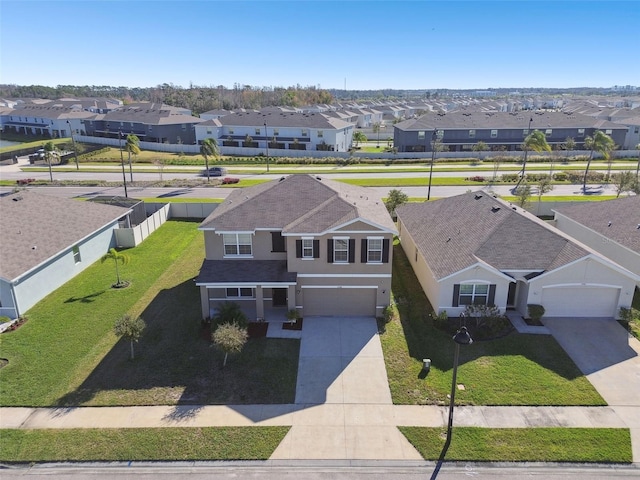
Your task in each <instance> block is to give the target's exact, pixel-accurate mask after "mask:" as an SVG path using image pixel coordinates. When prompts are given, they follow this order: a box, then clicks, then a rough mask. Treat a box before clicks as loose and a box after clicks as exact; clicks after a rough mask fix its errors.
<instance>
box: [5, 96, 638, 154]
mask: <svg viewBox="0 0 640 480" xmlns="http://www.w3.org/2000/svg"><path fill="white" fill-rule="evenodd" d="M555 100H557V101H551V100H547V101H545V102H543V106H542V107H536V106H535V105H537V104H538V103H540V102H531V104H528V103H526V104H524V105H523V104H522V103H520V104H518V105H515V102H511V103H509V102H505V101H496V100H479V99H469V98H466V99H460V98H458V99H449V100H447V101H428V100H419V101H414V102H405V103H391V102H390V103H383V102H370V103H367V104H356V103H350V104H336V105H314V106H307V107H303V108H289V107H268V108H264V109H262V110H260V111H255V110H239V111H233V112H230V111H226V110H214V111H209V112H204V113H202V114H201V115H200V116H199V117H196V116H194V115H192V113H191V112H190V111H189V110H188V109H184V108H178V107H172V106H169V105H164V104H156V103H148V102H141V103H132V104H127V105H123V104H122V102H120V101H117V100H111V99H60V100H53V101H48V100H29V101H26V100H23V101H15V102H12V101H6V100H5V101H0V104H6V105H7V106H4V107H1V106H0V127H1V128H2V130H3V131H7V132H16V133H20V134H24V135H37V136H51V137H69V136H71V135H74V136H77V137H78V140H81V141H87V142H92V141H93V142H95V143H104V144H109V145H118V143H119V141H120V137H121V136H123V137H124V136H126V135H128V134H135V135H137V136H138V138H139V139H140V140H141V141H142V142H143V143H142V146H143V148H145V149H154V148H155V149H163V148H161V147H159V146H158V144H162V145H167V144H169V145H174V146H177V147H176V148H179V149H180V150H181V151H184V152H197V151H198V148H199V147H198V146H199V145H200V144H201V143H202V141H203V140H204V139H205V138H214V139H216V140H217V142H218V144H219V146H220V147H221V152H222V153H224V154H229V155H233V154H239V155H240V154H241V155H257V154H260V153H262V154H266V153H267V151H269V153H270V155H274V156H277V155H282V154H286V153H291V151H292V150H296V151H300V150H303V151H307V152H312V151H321V152H348V151H349V150H350V149H351V148H352V147H353V146H354V140H353V138H354V133H355V132H356V131H357V130H358V129H363V130H364V131H366V132H367V133H369V135H370V136H371V132H372V127H373V126H374V125H378V126H380V127H381V128H382V140H383V141H386V140H387V139H388V138H392V139H393V146H394V148H395V151H396V152H398V153H400V154H402V153H409V152H411V153H414V152H425V151H426V152H428V151H431V148H432V145H433V134H434V132H435V133H436V135H437V138H438V140H439V141H440V143H441V144H442V145H443V146H444V147H445V149H446V150H447V151H452V152H465V151H469V150H471V149H472V148H473V147H474V145H475V144H477V143H478V142H480V141H482V142H484V143H486V144H488V145H489V146H490V147H491V149H492V150H507V151H509V150H519V149H520V146H521V144H522V141H523V140H524V138H525V137H526V135H527V134H528V132H529V131H530V130H533V129H538V130H542V131H544V132H545V134H546V135H547V141H548V142H549V143H550V144H551V145H552V146H560V145H562V144H564V143H565V142H566V140H567V138H572V139H573V140H574V141H575V143H576V148H577V149H581V148H583V146H584V138H585V137H587V136H589V135H592V134H593V133H594V132H595V131H596V130H603V131H605V132H606V133H608V134H609V135H611V136H612V138H613V139H614V141H615V142H616V144H617V145H619V146H620V148H621V149H624V150H633V149H635V146H636V145H637V144H638V143H640V101H638V102H633V101H632V102H630V103H629V106H626V107H615V106H609V104H607V105H602V104H601V103H599V102H593V101H580V102H577V101H574V102H569V101H567V100H566V99H564V100H563V99H555ZM613 103H615V102H613ZM525 106H526V107H531V108H535V109H534V110H531V109H526V108H524V107H525ZM380 135H381V133H380V129H378V130H377V139H379V138H380ZM176 151H177V150H176Z"/></svg>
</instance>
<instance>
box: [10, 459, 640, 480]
mask: <svg viewBox="0 0 640 480" xmlns="http://www.w3.org/2000/svg"><path fill="white" fill-rule="evenodd" d="M251 463H252V462H220V463H219V464H215V463H211V464H207V463H203V464H194V463H191V462H183V463H168V464H167V463H164V464H131V465H129V464H126V463H110V464H95V465H35V466H32V467H29V466H28V467H11V468H9V469H4V470H0V476H1V477H2V479H3V480H17V479H22V478H29V479H47V480H67V479H83V480H85V479H86V480H108V479H109V480H110V479H112V478H118V479H123V480H126V479H134V478H135V479H136V480H147V479H148V480H152V479H172V480H185V479H189V480H199V479H203V480H204V479H216V480H232V479H233V480H237V479H258V478H259V479H260V480H282V479H291V480H298V479H300V480H334V479H343V480H389V479H394V480H424V479H428V478H431V480H435V479H437V480H469V479H470V478H471V479H474V480H491V479H504V480H524V479H528V480H531V479H540V480H569V479H575V478H580V479H581V480H607V479H612V478H616V479H618V478H620V479H631V478H639V477H640V467H639V466H638V465H630V466H615V465H578V466H573V465H563V464H558V465H551V464H546V465H544V464H503V465H491V464H443V466H442V468H441V469H440V470H439V472H437V475H436V476H435V477H434V471H435V465H434V463H433V462H425V463H424V464H423V465H406V466H405V465H402V464H400V465H389V464H387V463H380V464H375V463H371V462H368V464H366V465H361V464H359V463H358V462H357V461H354V462H353V463H352V464H351V465H345V464H344V463H336V464H332V462H308V463H307V464H305V463H304V462H303V463H302V464H288V465H273V464H270V463H269V462H264V463H263V462H255V465H251Z"/></svg>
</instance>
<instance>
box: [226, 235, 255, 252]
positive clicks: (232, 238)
mask: <svg viewBox="0 0 640 480" xmlns="http://www.w3.org/2000/svg"><path fill="white" fill-rule="evenodd" d="M223 242H224V254H225V256H230V255H237V256H240V255H251V253H252V250H251V234H250V233H225V234H224V235H223Z"/></svg>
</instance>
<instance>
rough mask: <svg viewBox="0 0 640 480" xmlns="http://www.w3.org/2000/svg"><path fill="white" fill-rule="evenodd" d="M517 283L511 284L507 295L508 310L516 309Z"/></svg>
mask: <svg viewBox="0 0 640 480" xmlns="http://www.w3.org/2000/svg"><path fill="white" fill-rule="evenodd" d="M516 286H517V283H516V282H512V283H510V284H509V292H508V293H507V308H516Z"/></svg>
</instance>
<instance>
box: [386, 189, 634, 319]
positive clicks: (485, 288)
mask: <svg viewBox="0 0 640 480" xmlns="http://www.w3.org/2000/svg"><path fill="white" fill-rule="evenodd" d="M396 213H397V215H398V230H399V232H400V238H401V244H402V248H403V249H404V251H405V253H406V255H407V258H408V259H409V261H410V263H411V266H412V267H413V270H414V272H415V273H416V276H417V278H418V281H419V282H420V284H421V285H422V288H423V289H424V291H425V293H426V295H427V297H428V298H429V301H430V302H431V305H432V306H433V308H434V310H435V311H436V312H442V311H443V310H446V311H447V313H448V314H449V316H457V315H459V314H460V313H462V312H464V310H465V308H466V305H469V304H487V305H495V306H497V307H499V308H500V311H502V312H504V311H505V310H506V309H515V310H517V311H519V312H520V313H522V314H523V315H526V314H527V305H528V304H538V305H542V306H544V308H545V310H546V314H545V316H547V317H570V316H571V317H616V316H617V315H618V311H619V309H620V307H629V306H630V305H631V301H632V297H633V292H634V287H635V283H636V281H637V280H638V276H637V275H634V274H633V273H632V272H629V271H628V270H626V269H624V268H622V267H621V266H619V265H618V264H616V263H614V262H612V261H610V260H608V259H606V258H605V257H603V256H602V255H600V254H598V253H596V252H594V251H592V250H590V249H589V248H588V247H586V246H584V245H582V244H580V243H578V242H577V241H574V240H572V239H571V238H570V237H568V236H566V235H564V234H562V233H561V232H559V231H557V230H556V229H554V228H553V227H551V226H549V225H547V224H546V223H545V222H543V221H542V220H539V219H538V218H536V217H535V216H533V215H531V214H529V213H528V212H526V211H524V210H522V209H520V208H517V207H513V206H512V205H509V204H508V203H506V202H504V201H502V200H500V199H497V198H494V197H492V196H490V195H488V194H486V193H484V192H476V193H467V194H464V195H459V196H456V197H450V198H445V199H441V200H436V201H433V202H427V203H412V204H405V205H402V206H401V207H398V209H397V210H396Z"/></svg>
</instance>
